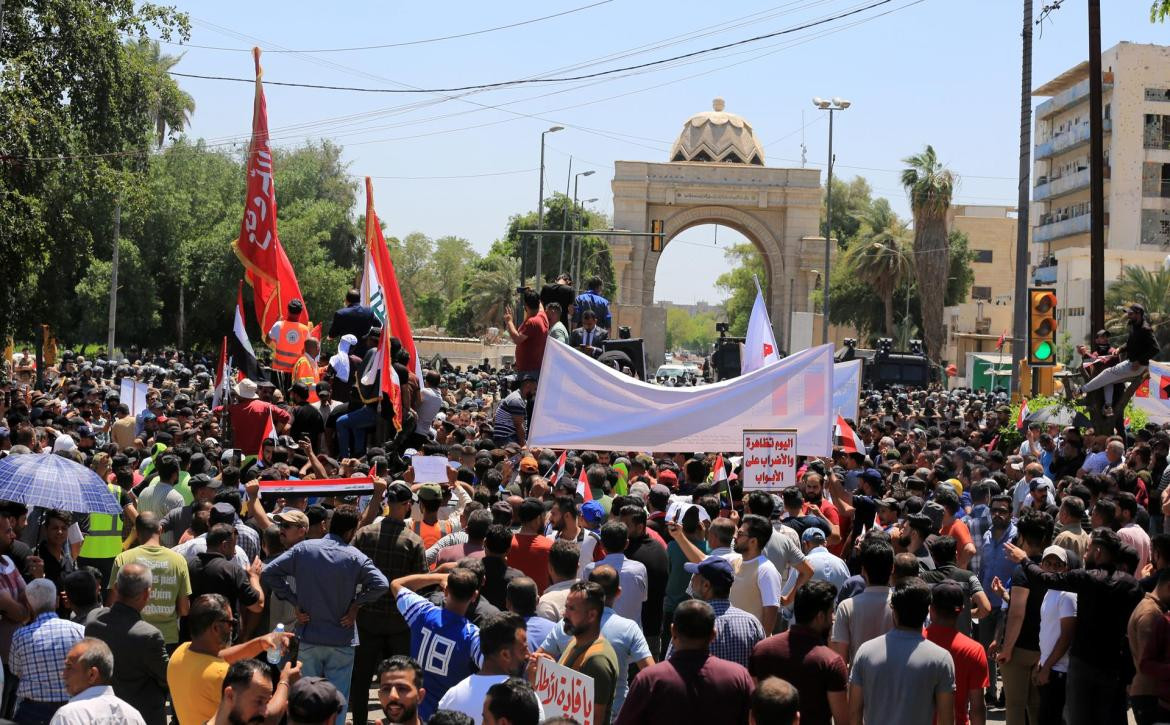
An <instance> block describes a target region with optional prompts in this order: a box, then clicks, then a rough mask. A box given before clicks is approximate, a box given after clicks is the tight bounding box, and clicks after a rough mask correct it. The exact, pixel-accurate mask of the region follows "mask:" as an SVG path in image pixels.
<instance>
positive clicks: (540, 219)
mask: <svg viewBox="0 0 1170 725" xmlns="http://www.w3.org/2000/svg"><path fill="white" fill-rule="evenodd" d="M563 130H565V127H564V126H553V127H552V128H550V129H549V130H547V131H541V132H540V201H538V202H537V204H536V228H537V229H544V137H545V136H547V135H548V134H550V133H556V132H557V131H563ZM543 251H544V235H542V234H537V235H536V285H537V287H539V286H540V285H541V265H542V263H543V261H544V254H543ZM520 286H521V287H523V286H524V257H523V255H521V257H520Z"/></svg>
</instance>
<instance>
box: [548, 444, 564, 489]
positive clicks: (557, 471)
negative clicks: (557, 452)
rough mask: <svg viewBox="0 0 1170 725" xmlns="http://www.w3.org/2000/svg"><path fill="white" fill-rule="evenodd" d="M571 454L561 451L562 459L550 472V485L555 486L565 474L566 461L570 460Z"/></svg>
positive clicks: (558, 460)
mask: <svg viewBox="0 0 1170 725" xmlns="http://www.w3.org/2000/svg"><path fill="white" fill-rule="evenodd" d="M568 457H569V452H568V451H561V457H560V458H558V459H557V462H556V463H554V464H553V467H552V469H551V470H550V471H549V472H548V485H550V486H555V485H556V484H557V479H559V478H560V477H561V476H563V475H564V474H565V461H566V460H568Z"/></svg>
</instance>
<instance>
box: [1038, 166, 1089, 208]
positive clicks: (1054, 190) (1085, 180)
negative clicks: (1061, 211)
mask: <svg viewBox="0 0 1170 725" xmlns="http://www.w3.org/2000/svg"><path fill="white" fill-rule="evenodd" d="M1036 181H1037V182H1039V183H1037V184H1036V188H1035V189H1034V190H1033V191H1032V198H1033V199H1034V200H1036V201H1042V200H1044V199H1051V198H1052V197H1055V196H1064V195H1065V194H1070V193H1072V192H1074V191H1079V190H1081V189H1087V188H1088V187H1089V170H1088V169H1087V168H1085V169H1081V170H1080V171H1074V172H1073V173H1071V174H1065V175H1064V176H1059V177H1057V178H1055V179H1050V178H1048V177H1044V176H1041V177H1040V178H1039V179H1037V180H1036Z"/></svg>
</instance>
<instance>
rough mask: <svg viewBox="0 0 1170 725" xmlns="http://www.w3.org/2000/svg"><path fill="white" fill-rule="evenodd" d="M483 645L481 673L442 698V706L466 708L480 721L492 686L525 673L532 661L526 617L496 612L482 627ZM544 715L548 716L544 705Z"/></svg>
mask: <svg viewBox="0 0 1170 725" xmlns="http://www.w3.org/2000/svg"><path fill="white" fill-rule="evenodd" d="M479 647H480V651H481V652H482V653H483V666H482V667H481V668H480V670H479V673H478V674H474V675H471V676H469V677H468V678H467V679H465V680H463V681H462V682H459V683H458V684H456V685H455V686H454V687H452V688H451V689H450V690H447V694H445V695H443V699H441V700H439V709H440V710H455V711H456V712H462V713H464V714H466V715H467V716H469V717H470V718H471V719H472V720H474V721H475V725H480V722H481V721H482V716H483V701H484V698H485V697H486V696H487V692H488V690H489V689H490V688H491V687H492V685H495V684H496V683H499V682H504V681H506V680H507V679H508V678H509V677H513V676H516V675H523V674H524V666H525V665H526V664H527V662H528V637H527V629H526V626H525V624H524V619H523V618H522V617H520V615H518V614H514V613H512V612H501V613H500V614H496V615H493V616H492V617H491V619H489V620H488V623H487V625H486V626H485V627H484V628H483V629H481V630H479ZM540 719H541V720H544V712H543V709H542V710H541V713H540Z"/></svg>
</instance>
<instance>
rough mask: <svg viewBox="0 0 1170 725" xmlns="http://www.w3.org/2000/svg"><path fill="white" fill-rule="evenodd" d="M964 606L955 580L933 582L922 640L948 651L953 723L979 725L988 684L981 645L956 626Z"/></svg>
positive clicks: (960, 591) (960, 589)
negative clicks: (952, 681) (952, 680)
mask: <svg viewBox="0 0 1170 725" xmlns="http://www.w3.org/2000/svg"><path fill="white" fill-rule="evenodd" d="M965 607H966V596H965V595H964V593H963V590H962V588H961V587H960V586H959V585H958V584H957V583H955V582H952V581H944V582H941V583H939V584H936V585H935V586H934V588H933V589H932V590H931V597H930V626H929V627H927V628H926V639H927V640H929V641H931V642H934V643H935V644H937V645H938V646H939V647H942V648H943V649H945V650H946V651H947V652H950V653H951V659H952V660H953V661H954V663H955V720H954V722H955V725H967V723H968V722H974V723H976V725H980V724H981V723H983V722H985V716H986V713H985V706H984V703H983V688H985V687H987V685H988V684H989V683H990V681H989V680H988V677H987V654H986V653H985V652H984V651H983V647H982V645H980V644H979V643H978V642H976V641H975V640H973V639H971V638H970V637H968V636H966V635H965V634H963V633H962V632H960V631H959V629H958V628H957V627H958V623H957V622H958V619H959V617H960V616H961V615H962V612H963V609H964V608H965ZM968 713H970V719H968ZM1040 722H1041V723H1043V722H1044V721H1043V720H1041V721H1040ZM1037 725H1039V723H1038V724H1037Z"/></svg>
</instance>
